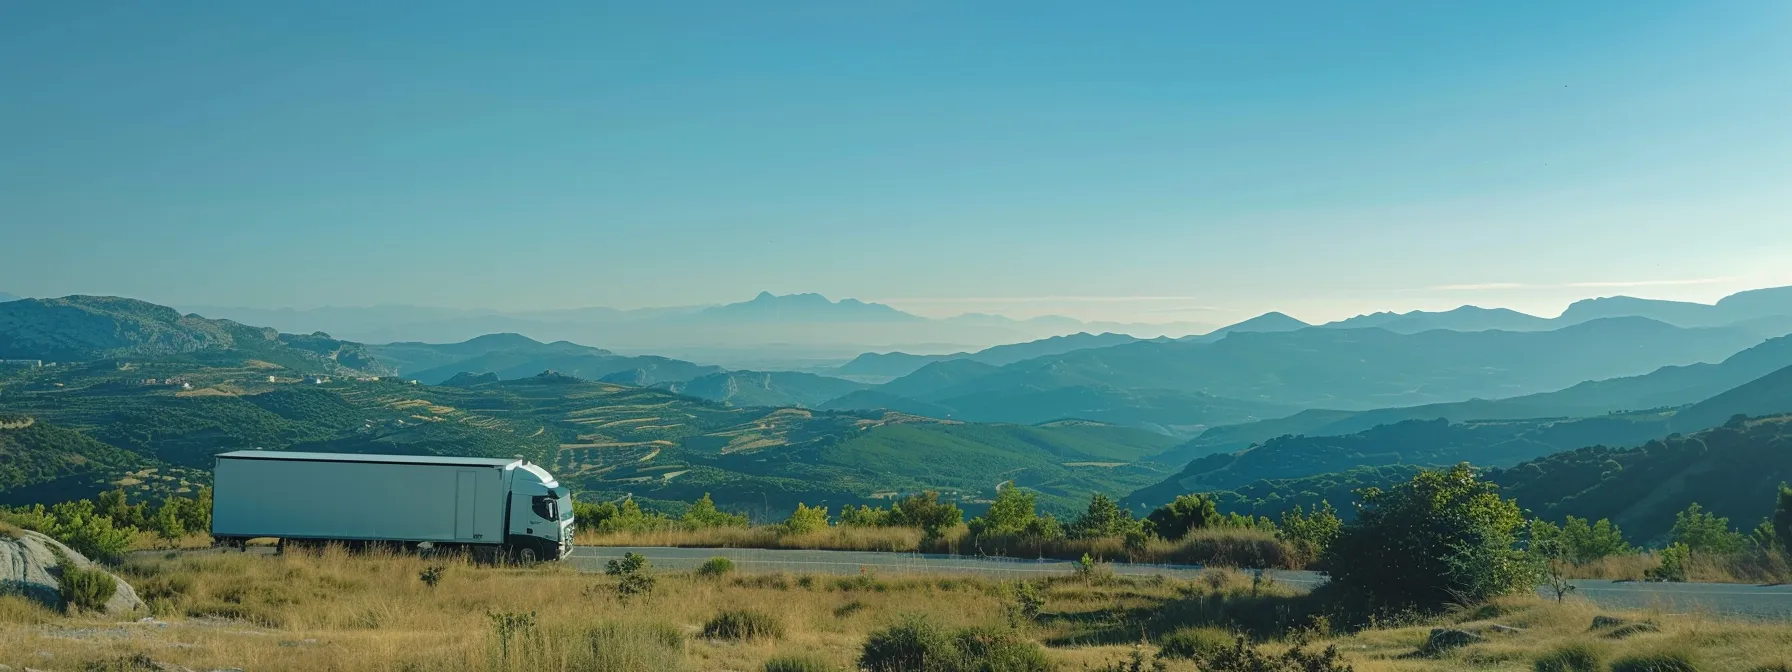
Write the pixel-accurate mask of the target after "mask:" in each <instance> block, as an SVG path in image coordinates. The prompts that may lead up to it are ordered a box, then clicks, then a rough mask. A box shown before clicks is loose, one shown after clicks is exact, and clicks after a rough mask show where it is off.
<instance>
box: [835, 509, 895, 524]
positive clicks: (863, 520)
mask: <svg viewBox="0 0 1792 672" xmlns="http://www.w3.org/2000/svg"><path fill="white" fill-rule="evenodd" d="M840 524H841V525H845V526H847V527H888V526H889V525H890V510H889V509H877V508H872V507H869V506H865V505H864V504H860V505H858V506H843V507H840Z"/></svg>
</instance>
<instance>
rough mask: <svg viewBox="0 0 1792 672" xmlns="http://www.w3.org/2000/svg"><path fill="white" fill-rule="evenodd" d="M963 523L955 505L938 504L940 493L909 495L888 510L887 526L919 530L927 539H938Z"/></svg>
mask: <svg viewBox="0 0 1792 672" xmlns="http://www.w3.org/2000/svg"><path fill="white" fill-rule="evenodd" d="M961 522H964V512H963V511H960V510H959V509H958V506H957V505H956V504H944V503H941V502H940V493H937V492H933V491H931V490H930V491H927V492H924V493H921V494H919V495H909V496H908V497H904V498H902V500H900V501H898V502H896V504H895V505H893V506H892V507H891V509H890V515H889V523H888V524H889V525H891V526H894V527H915V528H920V530H921V533H922V535H924V536H925V537H926V538H927V539H929V540H932V539H938V538H939V537H940V535H942V534H944V533H945V531H946V530H948V529H951V528H953V527H955V526H957V525H958V524H959V523H961Z"/></svg>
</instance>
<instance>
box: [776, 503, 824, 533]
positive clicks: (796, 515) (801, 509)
mask: <svg viewBox="0 0 1792 672" xmlns="http://www.w3.org/2000/svg"><path fill="white" fill-rule="evenodd" d="M778 528H779V529H778V531H779V532H783V533H784V534H809V533H811V532H820V531H822V530H825V529H828V507H825V506H814V507H810V506H804V505H803V503H802V502H797V504H796V511H793V512H791V514H790V517H789V518H786V519H785V520H784V522H783V523H782V524H780V525H779V526H778Z"/></svg>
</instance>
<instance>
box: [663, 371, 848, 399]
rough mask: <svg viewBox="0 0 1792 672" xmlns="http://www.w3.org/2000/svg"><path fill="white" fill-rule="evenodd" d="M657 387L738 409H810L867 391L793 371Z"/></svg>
mask: <svg viewBox="0 0 1792 672" xmlns="http://www.w3.org/2000/svg"><path fill="white" fill-rule="evenodd" d="M655 386H656V387H659V388H661V389H666V390H670V391H672V392H676V393H678V394H684V395H688V396H693V397H698V398H700V399H708V400H710V401H719V402H723V403H727V404H731V405H734V406H801V407H806V408H807V407H814V406H817V405H820V404H821V403H823V402H826V401H827V400H829V399H834V398H836V397H839V396H841V395H843V394H848V393H850V392H855V391H858V390H862V389H865V387H867V386H866V385H865V384H863V383H855V382H852V381H850V380H843V379H840V378H829V377H827V376H817V375H815V374H812V373H795V372H790V371H769V372H768V371H727V372H720V373H711V374H707V375H702V376H698V377H696V378H691V379H689V380H685V381H680V382H669V383H657V384H655Z"/></svg>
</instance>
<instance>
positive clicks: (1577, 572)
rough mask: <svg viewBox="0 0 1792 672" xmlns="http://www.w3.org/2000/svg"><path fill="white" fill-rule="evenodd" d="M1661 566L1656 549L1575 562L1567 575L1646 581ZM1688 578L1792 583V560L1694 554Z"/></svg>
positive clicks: (1758, 554) (1769, 554)
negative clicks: (1579, 562) (1585, 561)
mask: <svg viewBox="0 0 1792 672" xmlns="http://www.w3.org/2000/svg"><path fill="white" fill-rule="evenodd" d="M1660 566H1661V559H1660V558H1659V557H1657V556H1656V555H1655V553H1654V552H1646V553H1634V554H1626V555H1612V556H1607V557H1604V558H1600V559H1599V560H1597V561H1594V562H1589V563H1586V564H1583V565H1572V566H1570V567H1569V568H1568V572H1567V575H1568V577H1569V578H1575V579H1610V580H1613V581H1642V580H1646V579H1647V578H1648V573H1649V571H1650V570H1653V569H1655V568H1657V567H1660ZM1686 580H1688V581H1699V582H1707V583H1788V582H1792V559H1788V558H1787V557H1786V554H1785V553H1782V552H1779V551H1765V552H1763V551H1751V552H1746V553H1737V554H1734V555H1694V556H1692V559H1691V560H1690V561H1689V562H1687V565H1686Z"/></svg>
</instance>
